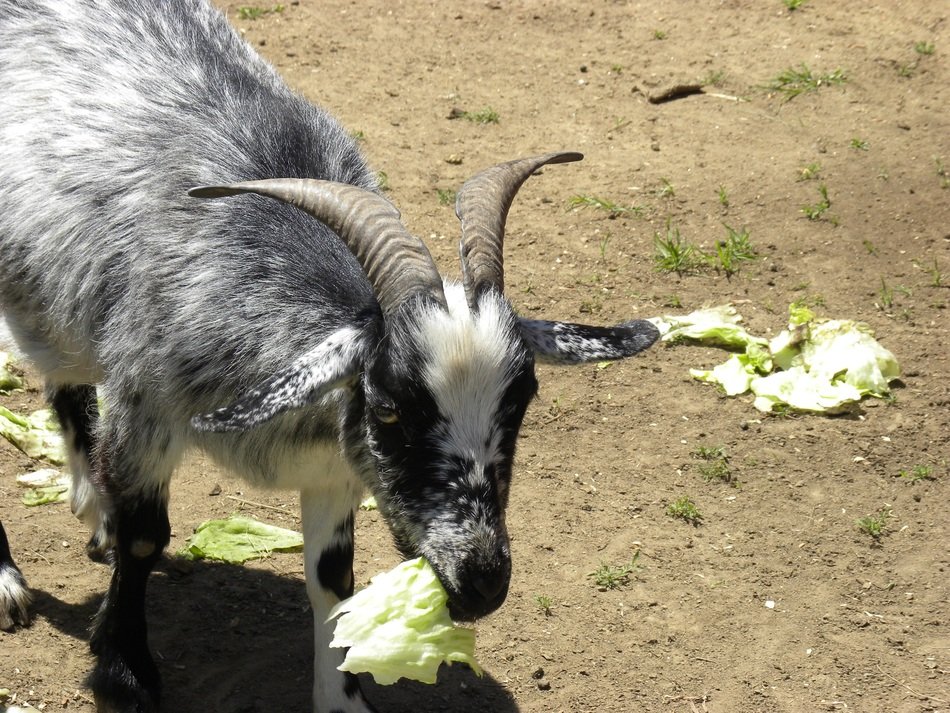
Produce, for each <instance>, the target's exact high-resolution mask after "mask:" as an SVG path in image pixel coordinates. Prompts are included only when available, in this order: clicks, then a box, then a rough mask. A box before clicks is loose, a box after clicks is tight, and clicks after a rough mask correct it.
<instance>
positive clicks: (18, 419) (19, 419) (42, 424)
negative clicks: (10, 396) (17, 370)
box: [0, 406, 66, 465]
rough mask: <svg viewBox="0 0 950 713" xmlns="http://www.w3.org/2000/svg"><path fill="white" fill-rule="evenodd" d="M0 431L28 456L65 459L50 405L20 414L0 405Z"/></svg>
mask: <svg viewBox="0 0 950 713" xmlns="http://www.w3.org/2000/svg"><path fill="white" fill-rule="evenodd" d="M0 435H2V436H3V437H4V438H6V439H7V440H8V441H10V443H12V444H13V445H15V446H16V447H17V448H19V449H20V450H21V451H23V452H24V453H26V454H27V455H28V456H29V457H30V458H43V459H45V460H47V461H49V462H50V463H54V464H56V465H62V464H63V463H65V462H66V448H65V445H64V444H63V437H62V435H61V434H60V431H59V424H58V423H57V421H56V417H55V416H54V415H53V412H52V411H50V410H49V409H40V410H39V411H34V412H33V413H31V414H30V415H29V416H23V415H21V414H18V413H13V411H10V410H9V409H7V408H4V407H3V406H0Z"/></svg>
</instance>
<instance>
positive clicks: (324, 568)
mask: <svg viewBox="0 0 950 713" xmlns="http://www.w3.org/2000/svg"><path fill="white" fill-rule="evenodd" d="M333 538H334V540H335V542H334V543H333V544H332V545H330V546H329V547H327V549H325V550H324V551H323V552H321V553H320V559H318V560H317V579H319V580H320V585H321V586H322V587H323V588H324V589H329V590H330V591H331V592H333V593H334V594H335V595H336V596H337V598H338V599H346V598H347V597H349V596H351V595H352V594H353V517H352V515H348V516H347V518H346V520H344V521H343V522H342V523H341V524H340V525H339V526H338V527H337V528H336V531H335V532H334V534H333Z"/></svg>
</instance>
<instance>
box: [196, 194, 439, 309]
mask: <svg viewBox="0 0 950 713" xmlns="http://www.w3.org/2000/svg"><path fill="white" fill-rule="evenodd" d="M242 193H256V194H258V195H261V196H267V197H269V198H276V199H277V200H280V201H283V202H284V203H289V204H290V205H292V206H296V207H297V208H299V209H300V210H302V211H304V212H306V213H309V214H310V215H312V216H313V217H314V218H316V219H317V220H320V221H322V222H324V223H326V224H327V225H328V226H329V227H330V228H331V229H332V230H333V231H334V232H335V233H336V234H337V235H339V236H340V237H341V238H342V239H343V242H345V243H346V245H347V247H348V248H349V249H350V251H351V252H352V253H353V255H355V256H356V259H357V261H358V262H359V263H360V265H361V266H362V268H363V272H365V273H366V276H367V277H368V278H369V281H370V284H372V286H373V291H374V292H375V293H376V299H377V300H378V301H379V305H380V307H382V310H383V314H390V313H391V312H392V311H393V310H394V309H395V308H396V307H397V306H399V305H400V304H401V303H403V302H405V300H406V298H407V297H409V296H410V295H413V294H418V293H425V294H429V295H431V296H432V297H433V298H434V299H435V300H436V301H437V302H438V303H439V304H440V305H441V306H442V307H443V308H445V306H446V302H445V293H444V292H443V289H442V277H441V276H440V275H439V271H438V270H437V269H436V266H435V262H434V261H433V260H432V255H430V254H429V251H428V249H426V246H425V245H424V244H423V242H422V241H421V240H419V238H416V237H414V236H413V235H411V234H410V233H409V231H408V230H406V228H405V226H404V225H403V224H402V222H401V221H400V219H399V211H398V210H397V209H396V207H395V206H394V205H393V204H392V203H390V202H389V201H388V200H386V199H385V198H383V197H382V196H380V195H378V194H376V193H373V192H372V191H367V190H365V189H363V188H359V187H357V186H352V185H350V184H347V183H336V182H334V181H321V180H317V179H304V178H277V179H269V180H263V181H244V182H242V183H234V184H231V185H227V186H200V187H198V188H192V189H191V190H190V191H188V195H189V196H193V197H196V198H221V197H224V196H236V195H240V194H242Z"/></svg>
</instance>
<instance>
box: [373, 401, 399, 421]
mask: <svg viewBox="0 0 950 713" xmlns="http://www.w3.org/2000/svg"><path fill="white" fill-rule="evenodd" d="M373 415H374V416H375V417H376V420H377V421H379V422H380V423H384V424H386V425H387V426H391V425H393V424H394V423H399V414H398V413H396V410H395V409H391V408H387V407H385V406H375V407H373Z"/></svg>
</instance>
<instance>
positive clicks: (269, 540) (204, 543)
mask: <svg viewBox="0 0 950 713" xmlns="http://www.w3.org/2000/svg"><path fill="white" fill-rule="evenodd" d="M302 549H303V535H301V534H300V533H299V532H295V531H293V530H287V529H285V528H283V527H276V526H274V525H267V524H265V523H263V522H260V521H258V520H254V519H252V518H249V517H243V516H240V515H235V516H233V517H229V518H227V519H225V520H208V521H207V522H203V523H201V524H200V525H198V527H197V528H195V534H193V535H192V536H191V537H189V538H188V541H187V543H186V544H185V547H184V549H182V550H181V551H180V552H179V553H178V554H179V555H181V556H182V557H187V558H188V559H211V560H220V561H222V562H230V563H232V564H241V563H242V562H246V561H247V560H251V559H261V558H262V557H266V556H267V555H269V554H270V553H271V552H299V551H301V550H302Z"/></svg>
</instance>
